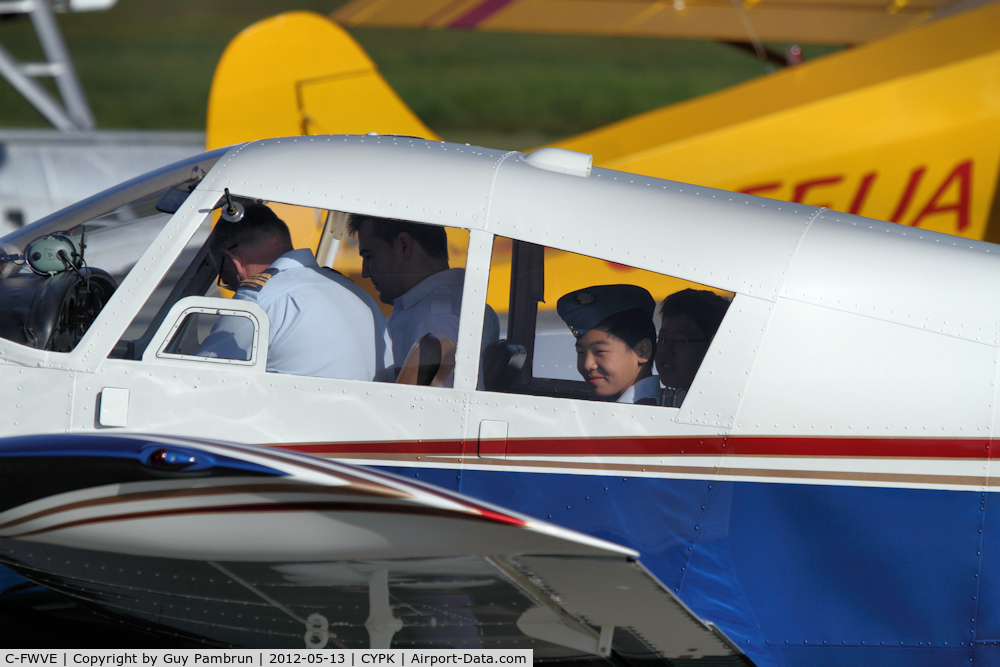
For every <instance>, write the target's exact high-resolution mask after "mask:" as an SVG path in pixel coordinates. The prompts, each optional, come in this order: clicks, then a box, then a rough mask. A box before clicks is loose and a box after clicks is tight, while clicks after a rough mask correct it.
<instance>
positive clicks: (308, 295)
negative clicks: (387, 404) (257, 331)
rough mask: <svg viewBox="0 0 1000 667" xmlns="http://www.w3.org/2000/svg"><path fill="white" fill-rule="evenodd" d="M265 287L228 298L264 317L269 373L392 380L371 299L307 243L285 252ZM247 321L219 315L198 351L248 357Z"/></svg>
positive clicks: (381, 322) (388, 345)
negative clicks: (267, 330) (249, 304)
mask: <svg viewBox="0 0 1000 667" xmlns="http://www.w3.org/2000/svg"><path fill="white" fill-rule="evenodd" d="M272 270H273V271H277V273H275V274H274V275H272V276H271V277H270V278H269V279H268V280H267V282H266V283H264V285H263V287H260V288H258V289H254V288H253V287H251V286H245V284H241V286H240V288H239V289H237V290H236V294H235V296H233V298H234V299H242V300H244V301H253V302H256V303H257V305H259V306H260V307H261V308H263V309H264V312H265V313H266V314H267V319H268V322H269V323H270V331H271V333H270V336H269V338H268V345H267V370H268V371H271V372H274V373H290V374H292V375H314V376H317V377H330V378H341V379H346V380H385V381H389V380H391V379H392V378H391V373H392V368H393V365H392V341H391V340H390V338H389V332H388V329H387V328H386V323H385V318H383V317H382V313H381V312H380V311H379V309H378V306H377V305H376V304H375V300H374V299H372V298H371V296H369V295H368V294H367V293H366V292H365V291H364V290H363V289H361V288H360V287H358V286H357V285H355V284H354V283H353V282H351V280H350V279H348V278H347V277H345V276H343V275H341V274H339V273H337V272H336V271H332V270H330V269H323V268H320V266H319V265H318V264H317V263H316V258H315V257H313V255H312V252H311V251H310V250H309V249H308V248H303V249H299V250H292V251H291V252H286V253H285V254H284V255H282V256H281V257H279V258H277V259H276V260H274V262H272V263H271V265H270V266H269V267H268V271H272ZM252 342H253V325H252V324H251V323H250V321H249V320H248V319H247V318H245V317H222V318H220V319H219V321H218V322H216V324H215V326H214V327H212V331H211V333H209V335H208V337H206V338H205V342H204V343H203V344H202V346H201V348H200V349H199V350H198V352H197V353H196V354H198V355H200V356H207V357H221V358H225V359H248V358H249V350H250V346H251V344H252Z"/></svg>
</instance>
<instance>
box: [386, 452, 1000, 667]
mask: <svg viewBox="0 0 1000 667" xmlns="http://www.w3.org/2000/svg"><path fill="white" fill-rule="evenodd" d="M385 469H386V470H387V471H390V472H394V473H396V474H404V475H407V476H413V477H416V478H417V479H420V480H422V481H426V482H431V483H437V484H441V485H442V486H446V487H447V488H451V489H455V490H458V491H461V492H462V493H464V494H467V495H469V496H473V497H475V498H479V499H482V500H485V501H488V502H491V503H496V504H498V505H501V506H503V507H507V508H510V509H512V510H515V511H518V512H523V513H524V514H528V515H531V516H536V517H538V518H541V519H546V520H549V521H552V522H553V523H556V524H559V525H562V526H565V527H567V528H572V529H574V530H578V531H580V532H583V533H586V534H589V535H593V536H595V537H599V538H602V539H606V540H609V541H611V542H615V543H618V544H622V545H625V546H628V547H631V548H633V549H635V550H636V551H638V552H639V553H640V554H641V556H640V561H641V562H642V563H643V564H644V565H645V566H646V567H647V568H649V569H650V571H652V572H653V574H654V575H656V576H657V577H658V578H659V579H660V581H661V582H663V584H664V585H665V586H667V587H668V588H670V589H671V590H672V591H674V592H675V593H676V594H677V595H678V596H679V597H680V598H681V600H683V601H684V602H685V603H686V604H687V605H688V606H689V607H691V609H692V610H693V611H694V612H695V613H696V614H698V615H699V616H700V617H701V618H703V619H705V620H708V621H711V622H713V623H715V624H716V625H718V626H719V627H720V628H721V629H722V630H723V631H724V632H725V633H726V635H727V636H728V637H729V638H730V639H732V640H733V641H734V642H736V643H737V644H738V645H739V646H740V648H741V649H743V650H744V651H745V652H746V653H747V654H748V655H749V656H750V657H751V659H753V660H754V661H755V663H757V664H758V665H821V664H831V665H834V664H835V665H907V666H912V665H924V664H926V665H935V666H941V665H963V666H965V665H969V664H970V660H971V659H972V658H973V657H975V659H976V664H994V659H993V658H994V656H1000V651H997V650H992V642H993V641H996V640H997V638H998V637H1000V596H998V595H997V591H998V580H1000V572H997V568H996V567H995V564H996V562H997V558H998V555H1000V534H998V533H1000V531H998V530H996V526H994V525H993V524H995V520H990V519H991V517H990V514H989V512H988V511H987V509H988V504H989V497H988V496H989V494H983V493H979V492H974V491H943V490H929V489H903V488H873V487H861V486H834V485H810V484H776V483H760V482H732V481H712V480H690V479H665V478H641V477H627V476H594V475H575V474H551V473H524V472H496V471H480V470H463V471H462V472H461V473H460V474H458V473H456V471H454V470H428V469H420V470H414V469H402V468H395V467H394V468H385ZM997 664H1000V663H997Z"/></svg>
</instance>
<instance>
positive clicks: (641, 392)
mask: <svg viewBox="0 0 1000 667" xmlns="http://www.w3.org/2000/svg"><path fill="white" fill-rule="evenodd" d="M659 398H660V379H659V378H658V377H656V376H655V375H651V376H650V377H648V378H643V379H642V380H639V381H638V382H636V383H635V384H633V385H632V386H631V387H629V388H628V389H626V390H625V391H624V392H623V393H622V395H621V396H619V397H618V400H617V401H615V403H638V402H639V401H641V400H643V399H647V400H646V404H647V405H658V404H659V401H658V399H659Z"/></svg>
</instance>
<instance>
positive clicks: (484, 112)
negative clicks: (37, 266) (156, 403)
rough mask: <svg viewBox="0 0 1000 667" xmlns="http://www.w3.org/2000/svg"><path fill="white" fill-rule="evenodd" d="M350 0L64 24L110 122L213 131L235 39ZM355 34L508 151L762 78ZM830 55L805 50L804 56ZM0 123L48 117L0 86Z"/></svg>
mask: <svg viewBox="0 0 1000 667" xmlns="http://www.w3.org/2000/svg"><path fill="white" fill-rule="evenodd" d="M339 4H342V2H341V1H337V0H333V1H331V0H299V1H298V2H296V3H286V2H275V1H274V0H119V2H118V4H117V5H116V6H115V7H113V8H112V9H111V10H109V11H106V12H94V13H84V14H62V15H59V17H58V21H59V24H60V27H61V28H62V31H63V34H64V36H65V39H66V42H67V45H68V46H69V49H70V52H71V53H72V55H73V58H74V61H75V64H76V67H77V71H78V73H79V76H80V79H81V81H82V83H83V86H84V89H85V90H86V92H87V95H88V98H89V101H90V104H91V106H92V108H93V111H94V115H95V116H96V118H97V123H98V126H99V127H102V128H146V129H185V130H203V129H204V126H205V105H206V103H207V99H208V91H209V87H210V86H211V81H212V73H213V71H214V69H215V65H216V63H217V62H218V60H219V57H220V56H221V55H222V52H223V50H224V48H225V46H226V44H227V43H228V42H229V40H230V39H232V37H234V36H235V35H236V34H237V33H238V32H239V31H240V30H242V29H243V28H245V27H247V26H248V25H250V24H251V23H253V22H255V21H258V20H260V19H262V18H265V17H267V16H272V15H274V14H277V13H280V12H281V11H289V10H295V9H304V10H311V11H316V12H319V13H328V12H330V11H331V10H332V9H334V8H335V7H336V6H338V5H339ZM352 34H353V35H354V37H355V38H356V39H357V40H358V41H359V42H360V43H361V45H362V46H363V47H364V48H365V49H366V50H367V51H368V53H369V54H370V55H371V56H372V58H373V59H374V60H375V62H376V63H377V64H378V66H379V69H380V70H381V71H382V73H383V75H384V76H385V77H386V79H387V80H388V81H389V83H390V84H391V85H392V86H393V87H394V88H395V89H396V90H397V91H398V92H399V94H400V96H401V97H402V98H403V99H404V100H405V101H406V102H407V104H409V105H410V107H411V108H412V109H413V110H414V111H415V112H416V113H417V115H419V116H420V117H421V118H422V119H423V120H424V121H425V122H426V123H427V124H428V125H429V126H430V127H431V128H433V129H434V130H435V131H436V132H438V133H439V134H441V135H442V136H443V137H445V138H446V139H449V140H454V141H463V142H464V141H468V142H470V143H479V144H484V145H491V146H498V147H505V148H529V147H531V146H535V145H538V144H540V143H544V142H546V141H552V140H555V139H558V138H561V137H566V136H571V135H574V134H577V133H579V132H582V131H585V130H588V129H592V128H595V127H599V126H601V125H604V124H607V123H609V122H612V121H615V120H619V119H622V118H626V117H628V116H631V115H634V114H636V113H640V112H643V111H647V110H650V109H654V108H657V107H659V106H662V105H665V104H670V103H673V102H678V101H681V100H685V99H689V98H691V97H695V96H698V95H702V94H704V93H708V92H711V91H713V90H718V89H720V88H724V87H727V86H730V85H734V84H736V83H739V82H741V81H746V80H748V79H751V78H754V77H756V76H761V75H762V74H763V73H764V70H763V67H762V66H761V64H760V63H759V62H757V60H756V59H755V58H754V57H753V56H751V55H748V54H746V53H744V52H742V51H739V50H737V49H734V48H732V47H730V46H726V45H722V44H716V43H710V42H694V41H680V40H660V39H648V38H646V39H642V38H608V37H585V36H564V35H524V34H501V33H477V32H443V31H420V30H380V29H357V30H353V31H352ZM0 44H2V45H3V46H5V47H6V48H7V49H8V50H9V51H11V52H12V53H13V54H14V56H15V57H17V58H18V59H19V60H21V61H30V60H33V59H37V58H40V56H41V49H40V48H39V47H38V45H37V42H36V40H35V37H34V33H33V31H32V30H31V25H30V23H29V22H28V21H27V20H6V21H2V22H0ZM829 50H830V49H829V48H825V49H810V48H807V49H806V56H807V57H809V56H814V55H821V54H823V53H826V52H828V51H829ZM0 126H6V127H44V126H46V122H45V120H44V119H43V118H42V117H41V116H40V115H39V114H38V113H37V112H36V111H35V110H34V109H33V108H32V107H31V106H30V105H29V104H28V103H27V102H25V101H24V100H22V99H21V98H20V96H19V95H18V94H17V93H16V91H14V89H13V88H11V87H10V86H9V84H7V83H6V82H5V81H0Z"/></svg>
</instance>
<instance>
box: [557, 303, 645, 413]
mask: <svg viewBox="0 0 1000 667" xmlns="http://www.w3.org/2000/svg"><path fill="white" fill-rule="evenodd" d="M655 308H656V301H655V300H654V299H653V297H652V296H651V295H650V293H649V292H647V291H646V290H644V289H643V288H641V287H637V286H635V285H595V286H593V287H587V288H584V289H581V290H576V291H575V292H570V293H569V294H565V295H563V296H562V297H560V298H559V301H558V302H557V303H556V312H558V313H559V317H561V318H562V319H563V321H564V322H566V324H567V325H568V326H569V328H570V331H572V332H573V336H575V337H576V360H577V361H576V368H577V370H578V371H579V372H580V375H582V376H583V379H584V380H586V382H587V384H588V385H589V386H590V388H591V390H592V391H593V392H594V394H595V395H596V397H597V398H599V399H600V400H604V401H616V402H619V403H638V404H642V405H656V404H657V398H658V395H659V382H658V381H657V379H656V378H655V377H653V374H652V373H653V356H654V355H655V353H656V326H655V325H654V324H653V311H654V309H655Z"/></svg>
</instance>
